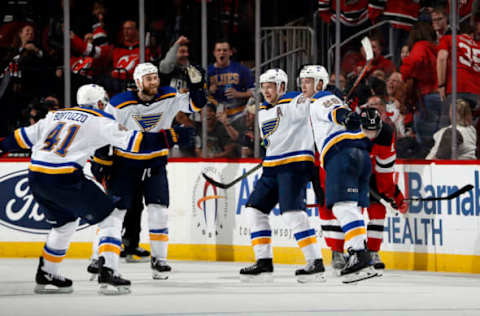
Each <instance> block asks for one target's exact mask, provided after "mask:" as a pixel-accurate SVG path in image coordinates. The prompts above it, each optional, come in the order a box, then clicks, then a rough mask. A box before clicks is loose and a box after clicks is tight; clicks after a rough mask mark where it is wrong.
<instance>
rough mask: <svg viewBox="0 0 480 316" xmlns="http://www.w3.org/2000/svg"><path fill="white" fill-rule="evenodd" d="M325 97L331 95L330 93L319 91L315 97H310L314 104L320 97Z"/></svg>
mask: <svg viewBox="0 0 480 316" xmlns="http://www.w3.org/2000/svg"><path fill="white" fill-rule="evenodd" d="M327 95H333V94H332V93H331V92H330V91H327V90H323V91H319V92H317V93H315V95H314V96H313V97H312V100H311V101H312V102H314V101H315V100H317V99H320V98H322V97H325V96H327Z"/></svg>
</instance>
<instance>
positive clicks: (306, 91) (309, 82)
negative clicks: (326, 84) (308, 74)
mask: <svg viewBox="0 0 480 316" xmlns="http://www.w3.org/2000/svg"><path fill="white" fill-rule="evenodd" d="M300 82H301V86H302V93H303V95H304V96H305V97H307V98H311V97H312V96H313V95H314V94H315V80H313V78H302V79H300Z"/></svg>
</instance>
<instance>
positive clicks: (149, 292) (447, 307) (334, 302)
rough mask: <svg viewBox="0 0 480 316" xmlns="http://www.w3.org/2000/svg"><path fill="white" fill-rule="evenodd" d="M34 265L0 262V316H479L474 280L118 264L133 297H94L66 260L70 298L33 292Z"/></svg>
mask: <svg viewBox="0 0 480 316" xmlns="http://www.w3.org/2000/svg"><path fill="white" fill-rule="evenodd" d="M37 263H38V260H35V259H0V315H2V316H7V315H480V298H479V295H480V275H470V274H469V275H467V274H452V273H449V274H447V273H429V272H410V271H408V272H407V271H388V270H387V271H386V272H385V274H384V275H383V277H381V278H374V279H370V280H367V281H363V282H361V283H358V284H356V285H345V284H342V283H341V281H340V279H339V278H336V277H333V276H332V271H331V270H329V268H328V270H327V276H328V279H327V282H326V283H316V284H299V283H297V282H296V281H295V279H294V277H293V273H294V270H295V268H296V266H292V265H279V264H277V265H275V273H274V278H275V279H274V282H273V283H268V284H265V283H264V284H252V283H250V284H249V283H241V282H240V281H239V277H238V270H239V269H240V268H241V267H243V266H245V263H238V262H235V263H232V262H192V261H171V262H170V263H171V265H172V267H173V269H174V271H173V272H172V274H171V276H170V278H169V279H168V280H166V281H160V280H155V281H154V280H152V278H151V274H150V266H149V263H133V264H132V263H130V264H127V263H122V264H121V271H122V274H123V276H125V277H126V278H127V279H130V280H131V281H132V293H131V294H130V295H123V296H108V297H107V296H100V295H98V294H97V283H96V281H95V282H90V281H88V278H89V275H88V274H87V272H86V266H87V260H71V259H66V260H65V261H64V262H63V265H62V272H63V274H64V275H65V276H67V277H69V278H72V279H73V282H74V284H73V286H74V292H73V293H72V294H57V295H38V294H34V293H33V287H34V277H35V271H36V268H37Z"/></svg>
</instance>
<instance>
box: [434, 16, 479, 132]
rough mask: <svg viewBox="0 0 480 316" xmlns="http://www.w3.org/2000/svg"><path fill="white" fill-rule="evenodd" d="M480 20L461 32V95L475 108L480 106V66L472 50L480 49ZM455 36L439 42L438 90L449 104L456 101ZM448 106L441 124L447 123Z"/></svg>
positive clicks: (458, 39)
mask: <svg viewBox="0 0 480 316" xmlns="http://www.w3.org/2000/svg"><path fill="white" fill-rule="evenodd" d="M479 26H480V20H478V18H475V25H474V26H473V27H468V28H465V29H464V30H463V31H462V32H461V34H459V35H457V63H456V65H457V67H456V69H457V97H458V98H461V99H463V100H465V101H467V102H468V103H470V107H471V109H472V110H473V109H475V108H476V107H477V105H478V97H479V95H480V85H479V84H478V83H479V82H480V69H479V65H478V60H476V58H477V57H475V55H472V52H478V51H480V42H479V41H477V39H478V38H479V36H480V29H479ZM451 52H452V35H445V36H443V37H442V38H441V39H440V43H439V44H438V56H437V72H438V91H439V93H440V96H441V98H442V100H446V103H445V104H446V105H449V104H452V96H451V93H452V70H451V67H452V61H451ZM448 113H449V110H448V106H445V107H444V109H443V111H442V118H441V122H440V127H444V126H447V125H448V124H449V120H448Z"/></svg>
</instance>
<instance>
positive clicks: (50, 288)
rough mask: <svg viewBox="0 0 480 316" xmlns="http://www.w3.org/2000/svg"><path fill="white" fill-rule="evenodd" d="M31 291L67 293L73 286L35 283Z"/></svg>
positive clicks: (70, 291)
mask: <svg viewBox="0 0 480 316" xmlns="http://www.w3.org/2000/svg"><path fill="white" fill-rule="evenodd" d="M33 292H35V293H37V294H68V293H72V292H73V287H71V286H68V287H56V286H55V285H51V284H37V285H36V286H35V288H34V289H33Z"/></svg>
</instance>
